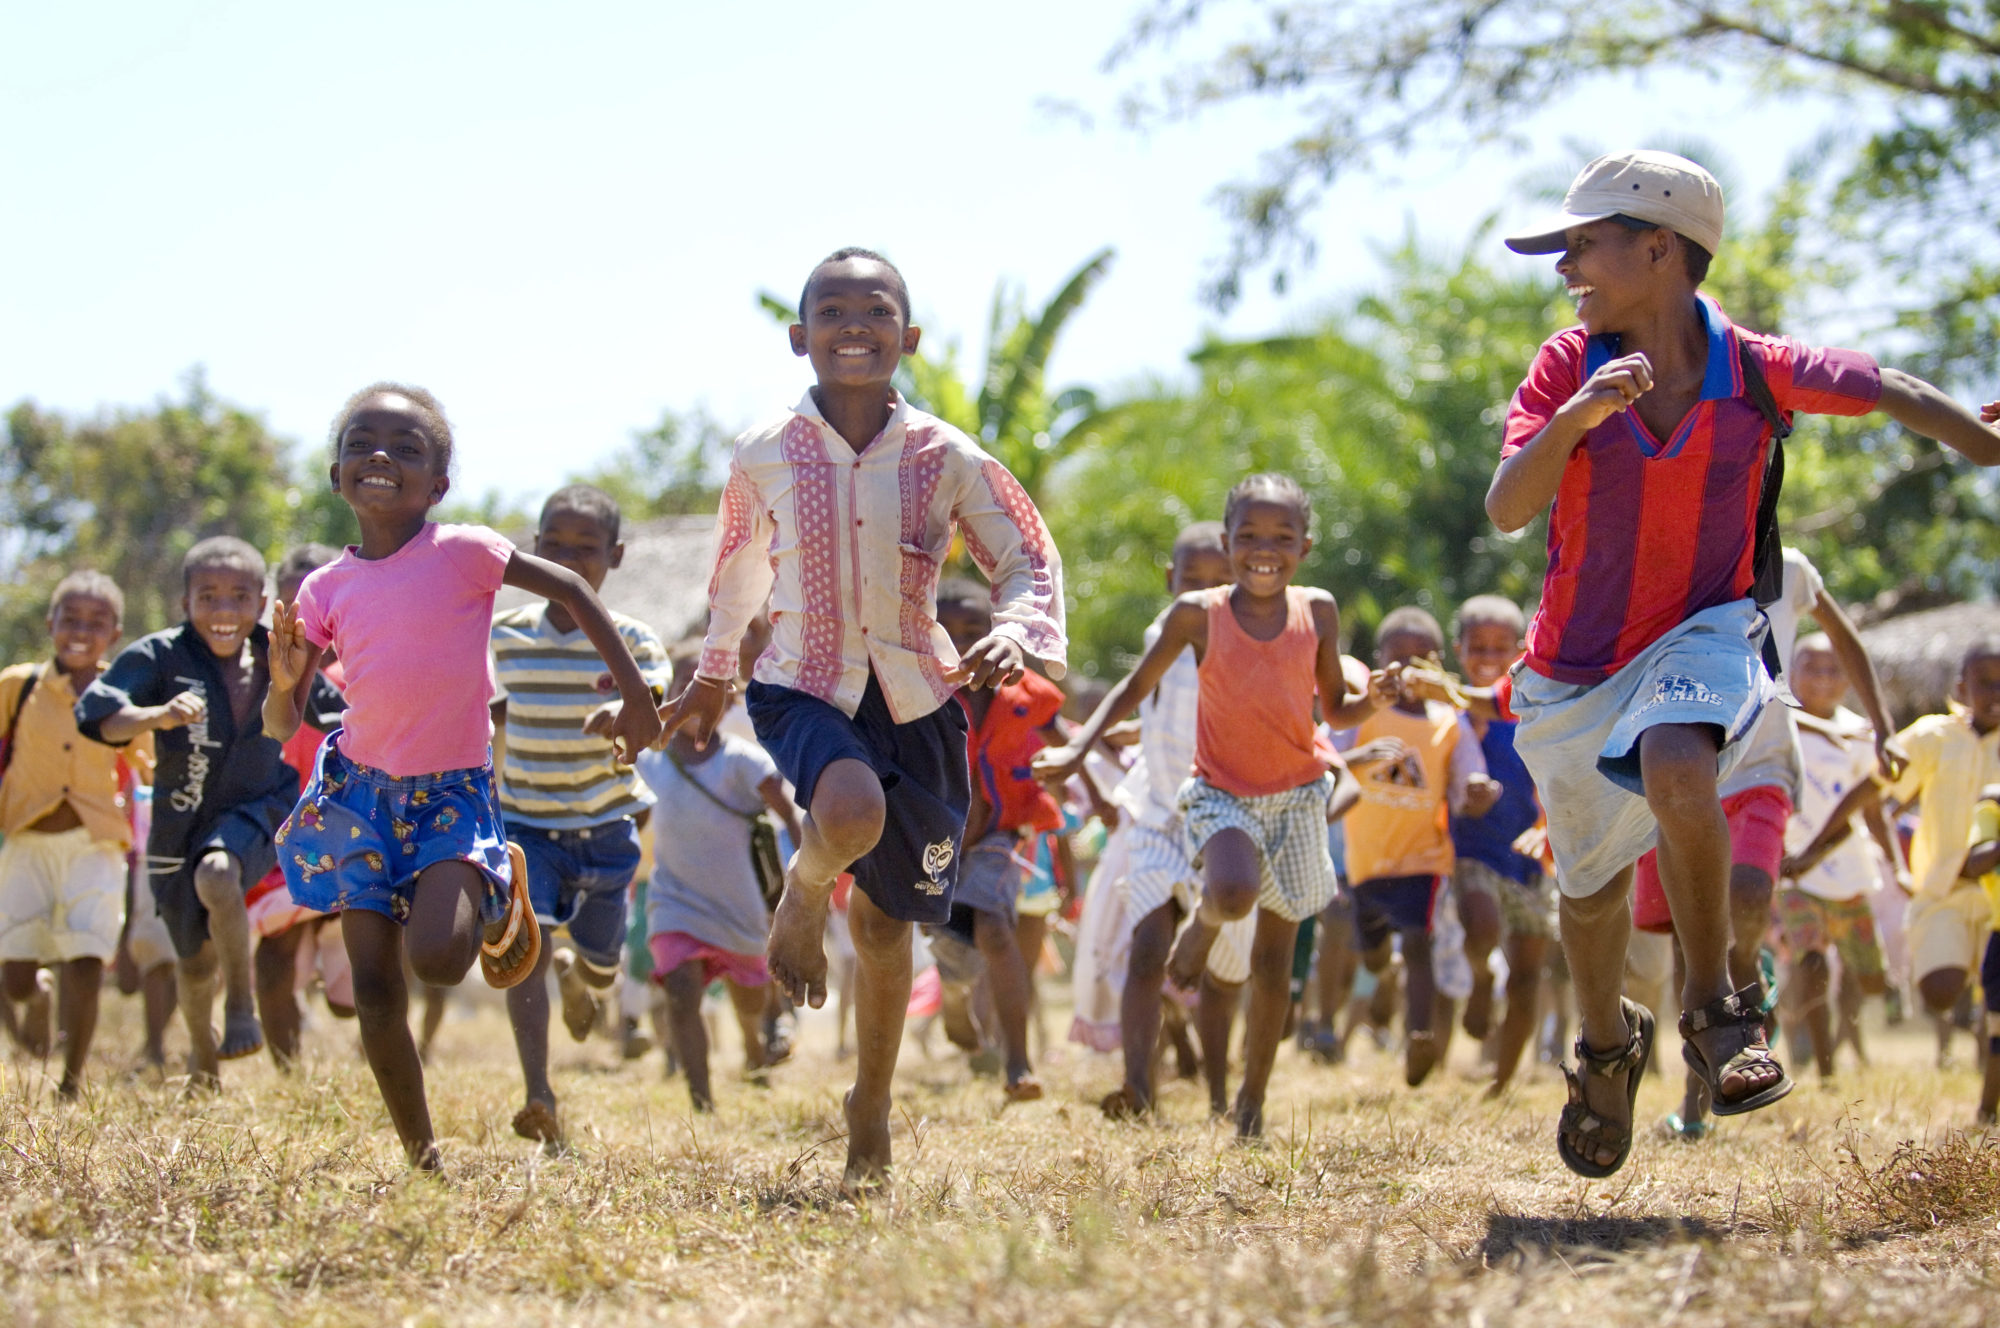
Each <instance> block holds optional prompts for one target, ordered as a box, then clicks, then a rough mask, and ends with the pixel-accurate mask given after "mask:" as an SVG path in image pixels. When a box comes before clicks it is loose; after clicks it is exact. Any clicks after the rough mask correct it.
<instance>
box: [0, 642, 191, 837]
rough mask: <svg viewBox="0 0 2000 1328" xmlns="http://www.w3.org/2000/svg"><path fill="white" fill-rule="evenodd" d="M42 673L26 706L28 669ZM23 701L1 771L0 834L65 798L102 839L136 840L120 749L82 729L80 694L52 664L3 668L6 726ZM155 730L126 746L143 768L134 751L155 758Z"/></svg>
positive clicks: (2, 725)
mask: <svg viewBox="0 0 2000 1328" xmlns="http://www.w3.org/2000/svg"><path fill="white" fill-rule="evenodd" d="M37 670H39V671H40V672H41V676H40V678H39V679H37V681H36V683H35V690H34V691H32V692H29V693H28V699H27V704H26V705H25V706H22V705H21V692H22V690H23V689H24V688H25V687H26V686H27V682H28V676H29V675H30V674H32V673H35V672H36V671H37ZM17 706H20V707H21V709H20V719H19V720H18V721H17V722H16V723H15V725H14V754H13V757H12V758H11V760H10V761H9V763H8V766H7V774H6V776H5V778H0V833H6V834H10V835H11V834H14V833H16V832H17V831H20V830H25V829H27V828H28V827H29V826H31V825H33V824H34V823H35V822H37V821H39V820H41V819H42V818H43V817H44V816H47V815H48V814H49V813H50V812H52V811H54V810H55V809H56V808H58V807H60V806H61V805H62V804H63V803H65V802H67V803H68V804H69V805H70V806H71V807H72V808H73V809H74V810H75V812H76V815H77V819H78V820H80V821H82V822H83V826H84V829H86V830H88V831H90V837H91V838H92V839H94V840H97V841H98V842H99V843H106V844H116V845H118V846H119V848H120V849H121V850H124V849H129V848H131V847H132V823H131V821H130V820H129V819H128V818H127V816H126V808H125V799H124V797H123V796H122V795H121V793H120V790H119V784H118V756H119V751H120V749H119V748H116V747H108V746H106V745H105V744H103V743H101V742H92V741H91V740H90V739H89V738H86V737H84V736H83V735H82V734H81V733H79V732H77V729H76V710H75V706H76V693H75V692H74V691H72V690H71V689H70V685H69V679H68V678H66V677H64V676H63V675H62V673H61V671H60V670H58V669H57V668H56V667H55V665H53V664H16V665H15V666H14V667H12V668H10V669H6V670H4V671H0V733H5V732H6V724H7V722H8V721H9V720H10V719H12V718H13V716H14V713H15V708H16V707H17ZM152 745H153V735H152V734H150V733H148V734H144V735H142V736H141V737H140V738H139V739H138V741H136V742H134V743H132V744H130V745H129V746H128V747H127V748H125V749H124V750H125V752H126V753H127V760H128V764H130V765H132V766H133V767H134V768H143V767H142V763H141V760H140V758H135V757H133V756H132V755H131V753H132V752H133V751H134V750H135V749H140V748H143V749H145V761H146V763H149V762H150V757H151V754H152V753H151V748H152Z"/></svg>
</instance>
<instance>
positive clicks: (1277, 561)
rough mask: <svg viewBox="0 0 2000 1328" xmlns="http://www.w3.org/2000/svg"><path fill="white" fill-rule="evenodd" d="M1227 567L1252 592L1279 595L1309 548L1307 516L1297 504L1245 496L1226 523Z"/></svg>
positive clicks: (1265, 595)
mask: <svg viewBox="0 0 2000 1328" xmlns="http://www.w3.org/2000/svg"><path fill="white" fill-rule="evenodd" d="M1228 540H1229V566H1230V570H1231V571H1232V572H1234V573H1235V577H1234V580H1235V582H1236V584H1237V585H1239V586H1242V587H1243V588H1244V589H1245V590H1247V591H1249V592H1250V593H1251V594H1253V595H1256V596H1259V597H1260V598H1261V597H1268V596H1272V595H1280V594H1283V593H1284V590H1285V587H1286V586H1289V585H1290V584H1291V583H1292V577H1293V576H1294V575H1295V574H1296V573H1297V572H1298V570H1299V563H1300V562H1301V561H1303V560H1304V558H1305V556H1306V554H1307V553H1308V552H1310V551H1311V549H1312V540H1311V539H1310V538H1308V537H1307V535H1306V516H1305V513H1303V512H1301V511H1300V510H1299V509H1298V505H1297V504H1296V503H1288V502H1280V501H1277V500H1274V499H1270V498H1246V499H1244V500H1243V502H1242V503H1241V505H1239V506H1238V507H1237V509H1236V513H1235V517H1234V519H1233V520H1232V521H1231V523H1230V526H1229V534H1228Z"/></svg>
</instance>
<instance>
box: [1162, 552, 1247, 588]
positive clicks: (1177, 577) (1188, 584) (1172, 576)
mask: <svg viewBox="0 0 2000 1328" xmlns="http://www.w3.org/2000/svg"><path fill="white" fill-rule="evenodd" d="M1235 579H1236V578H1235V575H1234V572H1233V570H1232V569H1231V567H1230V565H1229V555H1228V554H1227V553H1225V552H1224V551H1223V550H1221V549H1218V548H1212V547H1209V546H1206V545H1197V546H1195V547H1194V548H1190V549H1182V550H1180V551H1179V552H1178V553H1176V554H1175V555H1174V565H1173V566H1172V567H1169V568H1168V569H1167V590H1168V591H1169V592H1170V593H1172V594H1175V595H1186V594H1188V593H1190V592H1192V591H1196V590H1213V589H1215V587H1217V586H1226V585H1228V584H1229V583H1230V582H1231V581H1233V580H1235Z"/></svg>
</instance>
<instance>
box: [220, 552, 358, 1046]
mask: <svg viewBox="0 0 2000 1328" xmlns="http://www.w3.org/2000/svg"><path fill="white" fill-rule="evenodd" d="M339 556H340V555H339V553H337V552H336V551H335V550H333V549H330V548H328V547H327V546H326V545H324V544H301V545H299V546H298V547H297V548H295V549H292V550H290V551H288V552H287V553H286V554H285V556H284V557H283V558H282V559H280V560H279V562H278V570H277V573H276V575H275V576H274V578H273V579H274V580H275V581H276V582H277V583H278V602H279V603H281V604H291V603H293V602H295V601H296V600H297V599H298V595H299V586H300V585H302V584H303V583H304V582H305V579H306V577H307V575H308V574H310V573H311V572H313V571H316V570H317V569H319V568H321V567H324V566H325V565H326V564H328V563H330V562H332V561H333V560H334V559H335V558H338V557H339ZM319 673H320V678H321V680H322V681H323V682H325V683H326V687H324V688H321V687H318V686H317V685H315V687H314V695H313V700H314V701H315V702H316V703H317V704H319V705H321V706H329V705H330V706H332V708H331V709H322V710H319V711H316V712H315V713H313V714H309V715H307V716H306V717H305V720H304V722H303V723H301V724H300V725H299V731H298V732H297V733H294V734H293V735H292V736H291V737H290V738H287V739H286V740H285V746H284V753H285V764H286V765H289V766H290V767H291V768H292V769H293V770H295V771H297V772H298V776H299V780H300V783H301V785H303V784H304V781H306V780H308V779H311V778H312V771H313V766H314V764H315V763H317V762H318V760H319V748H320V744H321V743H322V742H324V741H325V740H326V735H327V734H328V733H330V732H332V731H333V730H334V729H335V728H338V727H339V726H340V709H339V707H340V706H341V705H344V704H345V702H344V701H341V700H340V697H339V692H340V678H341V673H340V663H339V661H338V660H335V659H333V658H331V657H330V656H329V657H323V658H322V659H321V660H320V669H319ZM244 904H245V906H246V907H247V908H248V910H249V913H250V934H251V935H253V936H255V937H256V938H257V952H256V954H255V956H254V967H255V968H256V971H257V1015H258V1017H259V1018H260V1019H262V1020H263V1022H264V1036H265V1038H266V1039H267V1040H268V1041H269V1043H270V1048H271V1059H272V1060H274V1061H276V1062H277V1063H278V1065H279V1066H280V1067H283V1066H286V1065H289V1064H291V1063H292V1061H293V1060H294V1059H295V1058H296V1057H297V1056H298V1054H299V1034H300V1030H301V1026H302V1022H303V1012H302V1011H301V1010H300V1008H299V987H300V985H301V983H302V981H303V980H304V979H305V978H306V977H307V976H308V975H310V974H312V973H314V972H317V973H318V974H319V977H320V979H321V982H322V984H323V986H324V990H325V994H326V1003H327V1007H328V1008H329V1009H331V1010H332V1011H333V1012H334V1014H335V1015H336V1016H338V1017H340V1018H343V1019H347V1018H352V1017H353V1015H354V979H353V973H352V971H351V970H350V969H349V968H348V966H347V948H346V947H345V946H343V945H342V944H341V943H340V930H339V928H340V924H339V923H338V922H336V921H335V920H334V918H333V916H332V915H331V914H327V913H322V912H320V911H319V910H318V909H312V908H305V907H303V906H301V905H300V904H299V903H297V902H296V901H295V900H293V898H292V892H291V890H290V889H288V888H287V887H286V885H285V872H284V869H283V868H282V867H279V866H277V865H275V864H273V866H272V867H271V870H270V871H268V872H266V873H265V874H264V879H263V880H261V881H259V882H258V883H257V884H256V885H254V886H252V887H251V888H250V893H249V894H248V895H247V896H246V897H245V899H244Z"/></svg>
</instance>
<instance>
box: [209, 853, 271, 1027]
mask: <svg viewBox="0 0 2000 1328" xmlns="http://www.w3.org/2000/svg"><path fill="white" fill-rule="evenodd" d="M194 893H195V898H197V899H199V900H201V906H202V907H203V908H205V909H207V910H208V934H209V940H210V942H211V943H212V944H213V945H214V946H215V958H216V962H217V963H218V964H219V965H220V966H221V970H222V1045H221V1046H220V1047H218V1048H216V1055H217V1056H218V1057H220V1058H221V1059H223V1060H225V1061H230V1060H235V1059H236V1058H238V1057H239V1056H253V1055H255V1054H256V1053H258V1052H260V1051H262V1050H263V1049H264V1028H263V1025H261V1024H260V1023H258V1022H257V987H256V980H255V978H254V977H253V975H252V969H251V967H250V912H249V910H248V909H247V908H246V907H244V903H243V867H242V864H241V863H239V862H237V861H236V859H235V858H234V857H233V856H231V855H230V854H228V853H225V852H223V851H222V850H220V849H210V850H209V851H208V852H207V853H205V854H203V855H202V859H201V861H200V862H198V863H196V864H195V868H194Z"/></svg>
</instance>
